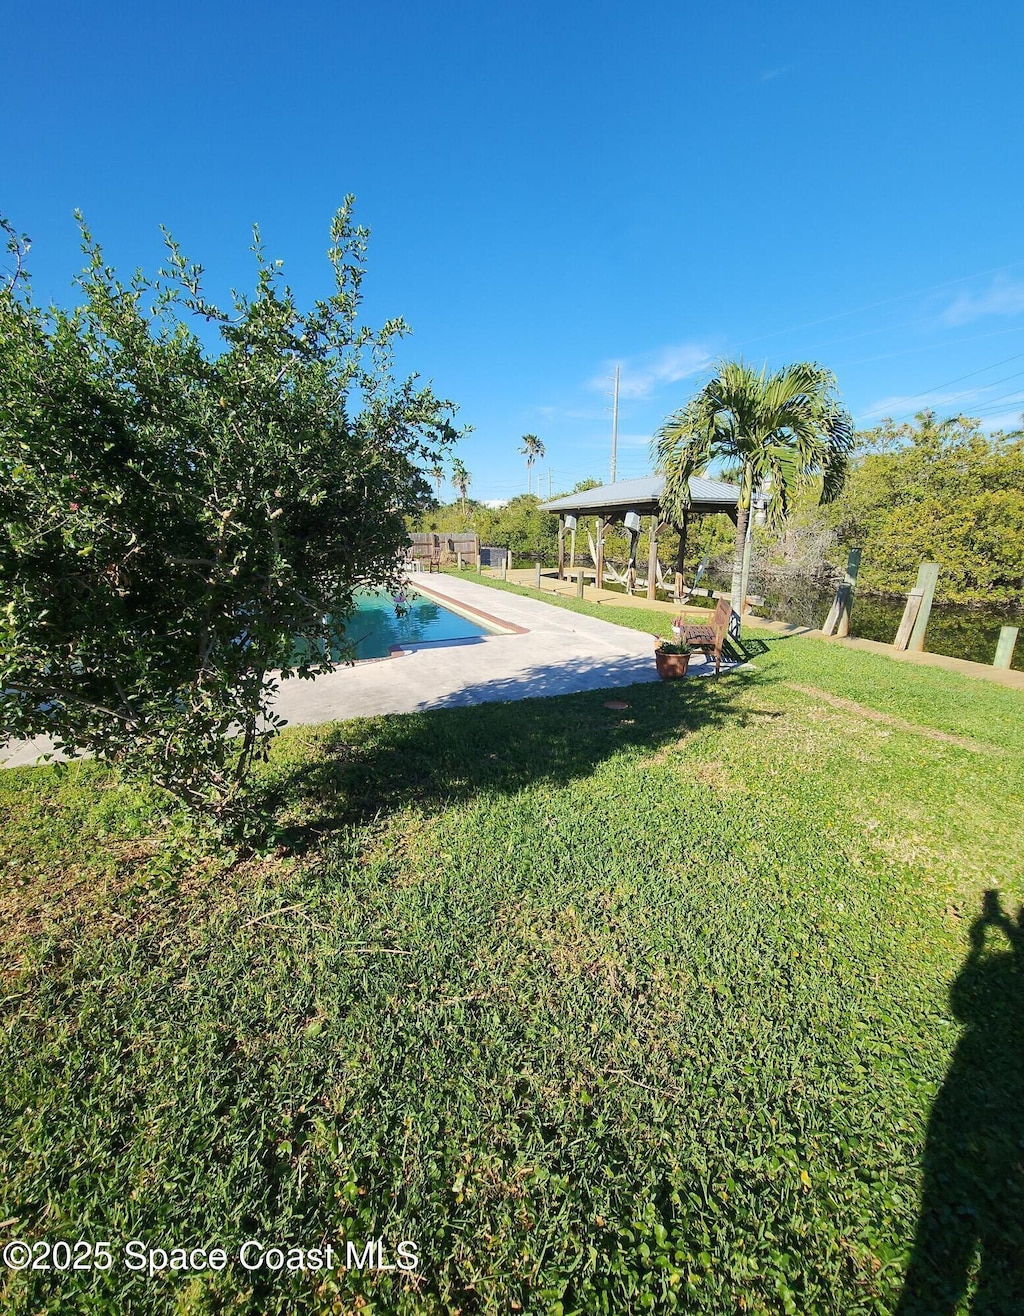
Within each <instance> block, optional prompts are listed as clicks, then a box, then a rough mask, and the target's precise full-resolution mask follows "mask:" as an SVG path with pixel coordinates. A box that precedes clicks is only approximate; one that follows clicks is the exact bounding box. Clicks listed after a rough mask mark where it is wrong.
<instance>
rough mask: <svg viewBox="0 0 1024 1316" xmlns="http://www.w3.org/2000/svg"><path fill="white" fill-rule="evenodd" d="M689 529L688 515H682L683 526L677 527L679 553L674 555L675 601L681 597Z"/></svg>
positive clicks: (685, 513)
mask: <svg viewBox="0 0 1024 1316" xmlns="http://www.w3.org/2000/svg"><path fill="white" fill-rule="evenodd" d="M689 529H690V514H689V512H684V513H683V524H682V525H681V526H680V527H679V551H678V553H676V579H675V588H674V589H673V591H672V593H673V594H674V596H675V598H676V601H677V602H679V601H680V600H681V599H682V597H683V568H684V566H685V565H686V540H687V536H688V533H689Z"/></svg>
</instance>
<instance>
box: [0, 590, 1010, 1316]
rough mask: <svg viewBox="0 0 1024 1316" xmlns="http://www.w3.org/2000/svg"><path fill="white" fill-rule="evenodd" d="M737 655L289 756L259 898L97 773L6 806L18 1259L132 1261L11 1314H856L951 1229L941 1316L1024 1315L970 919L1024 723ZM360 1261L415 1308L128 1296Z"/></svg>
mask: <svg viewBox="0 0 1024 1316" xmlns="http://www.w3.org/2000/svg"><path fill="white" fill-rule="evenodd" d="M526 592H528V591H526ZM569 606H572V607H575V608H577V609H579V610H583V611H592V612H593V613H594V614H595V615H599V616H601V617H603V618H605V619H607V620H620V621H621V620H623V618H624V617H625V616H626V614H629V615H630V618H631V624H633V625H636V626H638V627H639V628H640V629H644V630H649V629H653V628H654V627H655V625H658V624H660V623H661V622H664V624H665V625H666V626H667V625H668V622H669V620H670V618H669V617H668V616H667V615H665V616H664V617H661V616H659V617H654V616H652V615H651V614H644V613H641V612H639V611H638V610H636V609H633V610H630V609H627V608H623V609H619V608H608V607H605V606H604V605H602V606H600V607H599V608H594V607H593V605H586V604H584V605H580V604H578V603H577V602H576V601H575V600H573V601H571V603H570V604H569ZM613 614H614V615H613ZM618 614H622V616H619V615H618ZM767 643H768V650H769V651H768V653H767V654H765V655H764V656H763V657H761V658H760V659H758V661H757V664H756V667H755V668H754V669H753V670H751V671H748V672H739V673H734V674H733V675H731V676H728V677H723V678H721V679H720V680H718V681H699V682H698V681H691V682H680V683H675V684H670V685H657V684H655V685H643V686H635V687H631V688H630V689H629V690H627V691H626V692H624V693H623V695H622V697H623V698H624V699H625V701H626V702H628V704H629V707H628V709H626V710H624V711H616V710H609V709H606V708H605V707H604V702H605V699H606V697H607V696H606V695H605V694H602V693H601V692H596V693H591V694H582V695H575V696H568V697H561V698H558V699H544V700H532V701H525V702H522V703H517V704H511V705H483V706H480V707H477V708H466V709H453V710H448V711H439V712H434V713H425V714H419V715H413V716H403V717H381V718H374V719H365V720H360V721H357V722H350V723H347V724H344V725H334V726H328V727H317V728H297V729H294V730H291V731H288V732H286V733H285V734H284V735H283V736H282V737H281V739H280V741H279V742H278V743H277V745H276V747H275V750H274V753H273V756H272V758H271V761H270V763H269V764H268V765H267V767H266V769H265V771H264V774H263V776H262V778H261V781H260V799H259V804H258V807H260V808H262V809H264V810H266V811H267V812H269V813H272V814H273V816H274V817H275V819H276V825H277V828H278V844H277V846H276V849H275V851H274V853H272V854H268V855H266V856H264V857H262V858H258V859H253V860H249V861H247V862H245V863H238V862H232V861H231V860H230V858H227V857H221V858H217V857H215V856H209V855H205V856H204V855H202V854H199V853H197V852H196V851H195V849H194V847H190V845H189V843H188V842H187V840H186V839H185V837H184V833H183V832H182V831H181V829H180V828H178V829H177V830H176V827H175V824H174V822H173V820H172V822H171V823H170V824H168V823H161V822H159V821H158V815H157V814H156V811H155V806H154V803H153V801H152V800H147V799H146V798H144V797H142V796H140V795H139V794H138V793H137V792H135V791H133V790H131V789H128V788H125V787H122V786H120V785H119V784H118V783H117V782H116V781H115V780H114V779H113V778H112V777H111V776H110V775H109V774H108V773H107V772H106V771H105V770H103V769H101V768H100V767H98V766H96V765H91V764H77V765H72V766H71V767H69V768H68V769H67V770H66V771H64V772H60V773H58V772H56V771H55V770H53V769H32V770H28V769H20V770H17V771H12V772H7V773H3V774H0V874H2V901H3V914H4V921H3V927H4V929H5V932H4V936H3V954H4V959H3V968H4V973H5V984H4V985H3V992H2V994H3V996H4V997H5V998H6V999H5V1001H4V1010H5V1028H4V1032H3V1035H2V1038H0V1046H2V1049H0V1073H2V1080H3V1081H2V1085H0V1086H2V1091H3V1098H2V1105H0V1124H2V1148H3V1150H2V1152H0V1160H2V1165H0V1168H2V1172H3V1174H2V1180H3V1188H2V1200H0V1219H3V1220H4V1221H5V1222H7V1223H6V1224H5V1227H4V1230H3V1234H4V1236H13V1237H18V1238H28V1239H30V1240H33V1239H36V1238H42V1237H48V1238H50V1239H56V1238H63V1239H72V1240H73V1239H78V1238H87V1239H88V1238H91V1239H110V1240H113V1242H114V1255H115V1259H116V1260H115V1265H114V1266H113V1267H112V1269H111V1270H110V1271H109V1272H108V1273H104V1274H101V1273H92V1274H89V1273H84V1272H83V1273H80V1274H66V1275H58V1274H54V1273H52V1272H51V1273H49V1274H47V1273H43V1272H37V1273H30V1274H27V1275H26V1274H18V1273H14V1272H11V1271H0V1286H2V1287H0V1305H2V1306H3V1308H4V1310H11V1311H25V1312H33V1313H35V1312H50V1311H52V1312H58V1311H59V1312H66V1311H88V1312H110V1313H115V1312H116V1313H121V1312H130V1313H135V1312H139V1313H149V1312H154V1313H155V1312H161V1313H162V1312H180V1313H207V1312H208V1313H214V1312H218V1313H219V1312H234V1311H246V1312H282V1313H283V1312H289V1313H290V1312H298V1313H307V1312H308V1313H311V1312H318V1313H319V1312H354V1311H361V1312H364V1313H372V1312H396V1313H421V1312H431V1313H432V1312H456V1311H458V1312H462V1313H464V1314H467V1316H468V1313H474V1312H509V1311H520V1310H522V1311H528V1312H542V1313H551V1314H552V1316H559V1314H562V1316H565V1314H567V1313H570V1312H588V1313H589V1312H594V1313H620V1312H629V1311H644V1310H650V1311H657V1312H661V1311H669V1310H678V1311H683V1312H696V1313H734V1312H744V1313H758V1314H759V1316H761V1314H767V1313H794V1312H799V1313H836V1316H839V1314H840V1313H842V1316H848V1314H850V1316H854V1314H858V1316H859V1314H861V1313H863V1314H865V1316H866V1314H867V1313H886V1312H892V1311H894V1310H895V1306H896V1302H897V1298H898V1295H899V1293H900V1290H901V1286H902V1284H903V1279H904V1275H905V1273H906V1268H907V1265H908V1262H909V1261H910V1258H911V1252H912V1248H913V1246H914V1243H915V1239H916V1240H917V1244H918V1252H917V1256H916V1260H915V1262H914V1264H915V1267H917V1266H918V1265H923V1271H922V1273H925V1272H927V1271H928V1265H927V1262H928V1258H929V1257H932V1258H933V1265H932V1271H933V1272H934V1274H935V1276H936V1277H937V1278H936V1282H938V1281H943V1282H945V1283H947V1284H948V1285H950V1286H952V1287H953V1289H956V1288H957V1286H958V1285H959V1276H958V1272H957V1269H956V1266H957V1262H956V1258H957V1256H958V1253H957V1246H956V1245H957V1244H960V1245H961V1246H962V1249H968V1247H969V1244H970V1243H971V1239H972V1236H971V1230H974V1231H975V1232H976V1233H979V1234H980V1235H981V1237H982V1238H983V1240H984V1241H985V1244H986V1247H985V1250H984V1252H983V1254H982V1258H981V1264H980V1266H979V1263H978V1261H977V1260H975V1262H974V1263H973V1267H972V1269H971V1272H970V1273H971V1279H970V1281H969V1284H968V1286H967V1288H966V1290H964V1291H963V1293H962V1294H961V1299H960V1303H959V1306H957V1303H956V1302H955V1301H954V1303H953V1305H952V1306H950V1307H949V1308H948V1309H949V1310H962V1311H966V1310H968V1305H967V1304H968V1303H969V1301H970V1300H971V1294H972V1293H973V1292H974V1290H975V1289H977V1290H978V1293H977V1295H976V1297H975V1308H974V1309H975V1310H978V1311H988V1312H1010V1311H1018V1310H1024V1298H1022V1294H1024V1277H1022V1275H1021V1271H1020V1257H1021V1256H1022V1255H1024V1250H1022V1248H1021V1246H1020V1244H1021V1242H1022V1240H1021V1238H1020V1233H1021V1221H1022V1219H1024V1184H1022V1176H1021V1172H1020V1160H1021V1151H1020V1148H1021V1146H1022V1145H1024V1128H1022V1127H1021V1121H1022V1119H1024V1115H1022V1112H1024V1047H1022V1046H1021V1037H1020V1034H1021V1027H1022V1024H1021V1020H1022V1019H1024V1008H1022V1005H1024V992H1022V989H1021V983H1022V982H1024V975H1022V974H1020V972H1019V970H1018V966H1017V960H1018V959H1019V955H1017V956H1015V955H1014V954H1012V953H1011V952H1010V949H1009V947H1010V937H1009V934H1010V933H1014V935H1016V934H1015V932H1014V929H1013V928H1012V927H1011V926H1010V925H1008V924H1001V923H1000V921H999V918H998V916H997V914H996V912H995V907H994V905H993V898H992V897H989V898H988V900H989V905H988V907H987V911H988V912H987V915H986V921H985V922H983V923H981V922H978V921H977V916H978V915H979V914H980V913H981V911H982V908H983V900H984V899H985V896H984V893H985V892H986V891H990V890H992V889H994V888H999V889H1000V894H999V897H998V899H999V900H1001V902H1002V908H1003V909H1004V910H1007V911H1013V910H1015V909H1016V908H1017V905H1018V904H1019V902H1020V901H1021V899H1022V898H1024V880H1022V875H1021V871H1020V866H1019V843H1018V833H1017V821H1016V820H1017V819H1019V817H1020V816H1021V813H1022V806H1024V782H1022V778H1021V774H1020V760H1021V751H1022V749H1024V730H1022V719H1021V716H1020V712H1021V703H1020V696H1019V694H1017V693H1016V692H1014V691H1012V690H1007V689H1005V688H1002V687H998V686H990V685H988V684H986V683H982V682H975V681H970V680H967V679H964V678H961V677H959V676H957V675H954V674H950V673H946V672H943V671H940V670H937V669H932V668H908V667H906V666H903V665H898V664H895V663H892V662H889V661H888V660H886V659H884V658H881V657H878V656H876V655H873V654H866V653H861V652H857V651H849V650H844V649H841V648H839V647H836V646H828V645H824V644H821V643H818V642H815V641H812V640H804V639H799V638H788V639H783V638H769V639H768V641H767ZM972 930H973V932H974V936H975V939H976V940H977V941H978V942H979V943H981V942H982V941H983V943H984V944H983V946H981V948H980V949H976V950H975V951H974V952H972V949H971V947H972V940H971V934H972ZM929 1121H930V1123H929ZM923 1183H925V1184H926V1187H927V1191H928V1193H929V1200H930V1201H931V1202H932V1203H933V1205H934V1208H935V1211H934V1215H933V1216H929V1219H930V1220H932V1221H933V1223H934V1222H936V1221H937V1222H938V1223H939V1234H938V1235H937V1238H933V1237H932V1235H931V1233H929V1230H928V1229H924V1228H922V1229H918V1221H917V1217H918V1205H919V1197H920V1192H921V1189H922V1184H923ZM381 1236H382V1237H383V1238H384V1239H385V1240H386V1242H387V1244H388V1245H389V1246H390V1247H391V1249H392V1251H393V1249H394V1245H395V1244H396V1243H397V1242H398V1241H399V1240H402V1239H408V1240H413V1241H414V1242H415V1243H416V1244H417V1246H418V1251H419V1257H420V1259H421V1266H420V1268H419V1269H418V1270H417V1271H416V1273H415V1274H414V1275H411V1276H410V1275H406V1274H404V1273H402V1272H384V1273H380V1274H371V1273H368V1272H360V1271H358V1270H354V1269H350V1270H347V1271H345V1270H335V1271H332V1272H330V1273H327V1272H325V1271H322V1270H321V1271H316V1272H314V1271H306V1272H295V1273H287V1272H282V1273H278V1274H272V1273H269V1272H267V1271H254V1272H252V1273H249V1272H245V1271H243V1270H241V1268H240V1267H239V1266H238V1265H237V1264H231V1265H229V1266H228V1268H227V1269H226V1270H225V1271H224V1272H222V1273H219V1274H218V1273H206V1274H202V1275H189V1274H178V1273H174V1274H172V1273H170V1272H169V1271H165V1272H161V1273H160V1274H158V1275H157V1276H155V1277H154V1278H153V1279H152V1280H150V1279H148V1278H146V1277H144V1276H138V1275H134V1274H132V1273H131V1272H129V1271H127V1270H126V1269H125V1268H124V1267H123V1266H122V1265H121V1264H120V1248H121V1246H122V1244H123V1243H124V1242H125V1241H127V1240H129V1239H141V1240H144V1241H146V1243H147V1245H149V1246H163V1247H167V1248H169V1247H171V1246H173V1245H187V1246H194V1245H196V1244H197V1243H201V1242H204V1241H205V1242H208V1243H210V1244H211V1245H215V1244H218V1243H220V1244H223V1245H224V1246H225V1247H226V1248H228V1249H231V1248H234V1247H237V1244H238V1243H239V1242H241V1241H242V1240H244V1239H247V1238H257V1239H261V1240H262V1241H264V1242H265V1243H267V1244H270V1243H283V1244H286V1245H292V1244H294V1245H298V1246H304V1247H307V1248H311V1247H315V1246H317V1245H319V1244H321V1243H323V1242H325V1241H333V1243H334V1244H335V1246H337V1245H338V1243H339V1241H341V1240H344V1239H349V1240H365V1239H370V1238H376V1237H381ZM392 1259H393V1257H392ZM930 1282H931V1281H930V1280H928V1279H923V1280H922V1281H921V1285H920V1290H919V1294H918V1297H919V1302H920V1305H919V1306H918V1307H916V1308H910V1307H908V1308H907V1310H908V1311H909V1310H919V1311H920V1312H921V1313H928V1316H934V1313H937V1312H939V1311H942V1310H945V1308H943V1306H942V1305H941V1301H942V1300H941V1298H940V1297H939V1296H937V1295H938V1290H937V1289H929V1288H928V1285H929V1283H930ZM986 1303H987V1304H988V1305H985V1304H986ZM1000 1304H1002V1305H1000Z"/></svg>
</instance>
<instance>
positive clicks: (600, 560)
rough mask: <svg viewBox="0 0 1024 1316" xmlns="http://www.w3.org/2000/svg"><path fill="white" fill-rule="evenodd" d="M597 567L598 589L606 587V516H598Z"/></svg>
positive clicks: (596, 582)
mask: <svg viewBox="0 0 1024 1316" xmlns="http://www.w3.org/2000/svg"><path fill="white" fill-rule="evenodd" d="M594 565H595V567H597V580H596V581H595V582H594V583H595V584H596V585H597V588H598V589H604V517H603V516H599V517H598V518H597V561H596V562H595V563H594Z"/></svg>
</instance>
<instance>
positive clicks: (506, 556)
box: [505, 548, 512, 571]
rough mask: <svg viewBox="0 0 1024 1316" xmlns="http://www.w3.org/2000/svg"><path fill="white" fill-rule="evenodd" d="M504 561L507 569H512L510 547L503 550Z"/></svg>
mask: <svg viewBox="0 0 1024 1316" xmlns="http://www.w3.org/2000/svg"><path fill="white" fill-rule="evenodd" d="M505 562H506V564H507V565H508V569H509V571H511V570H512V550H511V549H510V548H506V550H505Z"/></svg>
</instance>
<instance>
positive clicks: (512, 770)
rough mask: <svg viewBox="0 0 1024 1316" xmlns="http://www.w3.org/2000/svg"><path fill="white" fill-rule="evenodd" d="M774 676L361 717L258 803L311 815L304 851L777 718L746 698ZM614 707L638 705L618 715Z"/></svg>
mask: <svg viewBox="0 0 1024 1316" xmlns="http://www.w3.org/2000/svg"><path fill="white" fill-rule="evenodd" d="M764 680H765V677H764V675H763V674H761V673H758V672H756V671H746V670H744V671H735V672H733V673H730V674H729V675H725V674H723V675H722V676H720V677H718V678H717V679H716V678H704V679H699V680H698V679H695V680H690V679H686V680H682V681H678V682H672V683H660V682H656V683H645V684H642V685H629V686H625V687H619V688H617V689H608V688H602V689H595V690H593V691H588V692H584V693H578V694H571V695H562V696H560V697H559V698H536V699H523V698H522V697H521V692H519V697H517V698H516V701H515V702H510V703H479V704H475V705H474V706H472V707H452V708H443V709H434V710H430V711H427V712H422V713H410V714H403V715H400V716H396V715H389V716H383V717H377V718H367V719H360V720H358V721H355V722H350V723H347V724H343V725H339V726H338V727H336V728H330V729H328V730H327V731H326V734H325V733H324V732H321V733H320V734H321V736H322V737H323V739H321V741H320V746H319V750H318V754H317V757H316V758H315V759H314V760H313V761H309V759H308V757H307V759H306V761H303V762H301V763H297V764H289V763H287V762H281V763H277V764H274V763H273V762H272V764H271V767H272V771H271V772H270V773H269V774H268V775H267V777H266V779H265V782H264V790H263V799H262V801H260V802H259V804H258V806H257V807H259V808H261V810H263V811H265V812H266V813H276V812H279V811H283V812H284V813H285V814H286V815H288V814H291V816H293V817H295V816H297V817H299V818H301V819H302V822H301V823H298V824H297V825H294V826H291V827H289V828H287V829H286V830H285V831H284V832H282V833H279V834H278V840H279V841H280V842H281V843H282V844H283V845H285V846H286V847H287V848H288V849H289V850H291V851H292V852H294V853H301V852H303V851H305V850H307V849H310V848H312V847H314V846H316V845H317V844H319V843H320V842H321V841H322V840H323V838H324V836H325V835H326V834H328V833H330V832H332V831H337V830H339V829H341V828H344V827H348V826H352V825H354V824H359V823H365V822H367V821H369V820H370V819H373V818H377V817H380V816H382V815H386V814H388V813H391V812H394V811H396V810H399V809H401V808H403V807H406V806H408V805H410V804H415V805H418V806H423V807H425V808H434V807H437V806H442V807H443V806H444V805H446V804H449V803H452V802H455V801H459V800H465V799H469V798H472V797H473V796H475V795H478V794H484V793H513V792H515V791H518V790H521V789H523V788H524V787H527V786H530V785H533V784H535V783H540V782H545V781H548V782H552V783H557V784H559V785H564V784H565V783H567V782H569V781H572V780H574V779H582V778H585V777H587V776H589V775H590V774H591V773H592V772H593V771H594V769H595V768H596V767H597V766H598V764H600V763H601V762H603V761H604V760H606V759H607V758H609V757H610V756H611V755H613V754H616V753H619V752H621V751H623V750H626V749H629V748H636V749H640V750H642V751H646V752H651V753H653V752H655V751H656V750H658V749H659V748H661V747H662V746H664V745H668V744H672V743H674V742H675V741H678V740H679V739H681V738H682V737H683V736H685V735H687V734H690V733H692V732H694V731H697V730H699V729H702V728H714V727H718V726H725V725H736V724H738V725H741V726H743V725H746V724H747V722H748V721H749V720H750V718H751V717H753V716H756V717H757V718H758V719H763V718H764V717H765V716H777V714H775V713H774V712H768V711H766V710H759V709H749V708H746V707H743V708H741V707H740V706H739V698H740V696H741V694H742V693H743V692H744V691H745V690H746V689H747V688H748V687H749V686H750V685H751V684H753V683H755V682H757V683H759V684H763V682H764ZM491 693H492V694H493V691H492V692H491ZM551 693H554V691H552V692H551ZM608 701H621V702H625V703H627V704H628V706H629V707H628V708H627V709H625V710H620V709H609V708H606V707H605V704H606V702H608Z"/></svg>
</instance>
